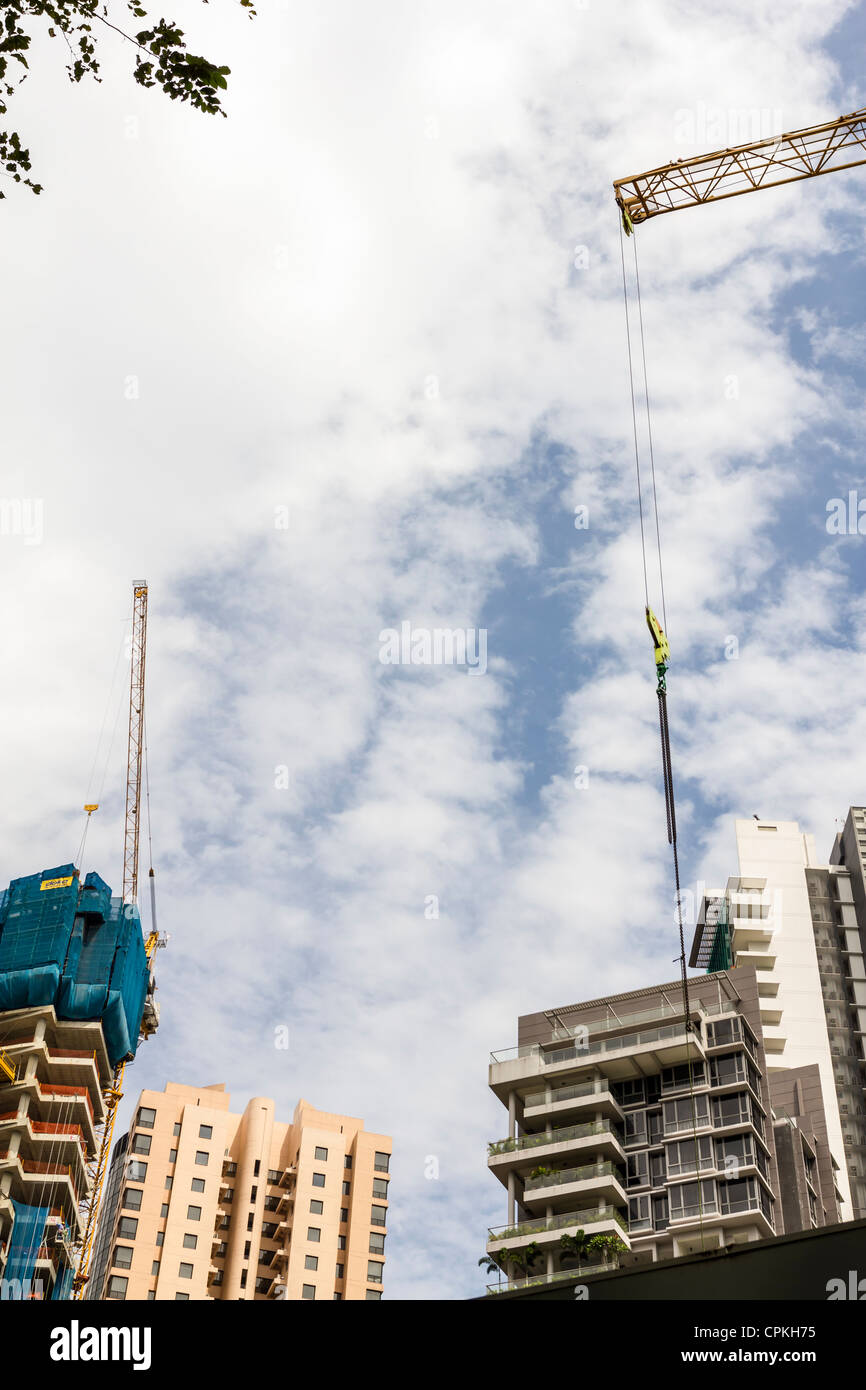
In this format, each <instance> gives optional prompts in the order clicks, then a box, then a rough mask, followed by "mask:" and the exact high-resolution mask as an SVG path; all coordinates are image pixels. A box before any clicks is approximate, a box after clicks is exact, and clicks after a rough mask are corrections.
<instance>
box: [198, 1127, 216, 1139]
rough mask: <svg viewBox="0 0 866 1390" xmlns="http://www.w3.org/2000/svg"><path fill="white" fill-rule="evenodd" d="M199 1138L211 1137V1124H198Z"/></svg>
mask: <svg viewBox="0 0 866 1390" xmlns="http://www.w3.org/2000/svg"><path fill="white" fill-rule="evenodd" d="M198 1137H199V1139H213V1125H199V1127H198Z"/></svg>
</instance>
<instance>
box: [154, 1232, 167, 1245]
mask: <svg viewBox="0 0 866 1390" xmlns="http://www.w3.org/2000/svg"><path fill="white" fill-rule="evenodd" d="M164 1240H165V1231H157V1233H156V1243H157V1245H162V1242H163V1241H164Z"/></svg>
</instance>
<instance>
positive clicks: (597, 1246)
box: [586, 1232, 628, 1265]
mask: <svg viewBox="0 0 866 1390" xmlns="http://www.w3.org/2000/svg"><path fill="white" fill-rule="evenodd" d="M586 1249H587V1252H595V1251H599V1252H600V1254H601V1257H602V1259H603V1260H604V1263H605V1264H607V1263H608V1261H609V1260H612V1263H613V1264H614V1265H616V1264H617V1263H618V1261H617V1260H616V1259H615V1258H613V1257H614V1256H616V1255H621V1254H622V1253H623V1252H624V1251H626V1250H628V1246H627V1245H626V1243H625V1241H624V1240H622V1239H621V1238H620V1237H619V1236H615V1235H609V1234H607V1233H601V1232H599V1234H598V1235H595V1236H591V1237H590V1239H589V1240H588V1241H587V1242H586Z"/></svg>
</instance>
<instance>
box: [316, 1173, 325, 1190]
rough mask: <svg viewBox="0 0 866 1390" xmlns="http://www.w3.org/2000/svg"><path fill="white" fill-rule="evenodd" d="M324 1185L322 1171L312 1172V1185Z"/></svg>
mask: <svg viewBox="0 0 866 1390" xmlns="http://www.w3.org/2000/svg"><path fill="white" fill-rule="evenodd" d="M324 1186H325V1175H324V1173H314V1174H313V1187H324Z"/></svg>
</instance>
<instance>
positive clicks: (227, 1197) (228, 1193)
mask: <svg viewBox="0 0 866 1390" xmlns="http://www.w3.org/2000/svg"><path fill="white" fill-rule="evenodd" d="M234 1199H235V1190H234V1188H233V1187H229V1188H226V1190H225V1192H224V1193H223V1201H224V1202H225V1203H226V1205H228V1203H229V1202H233V1201H234Z"/></svg>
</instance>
